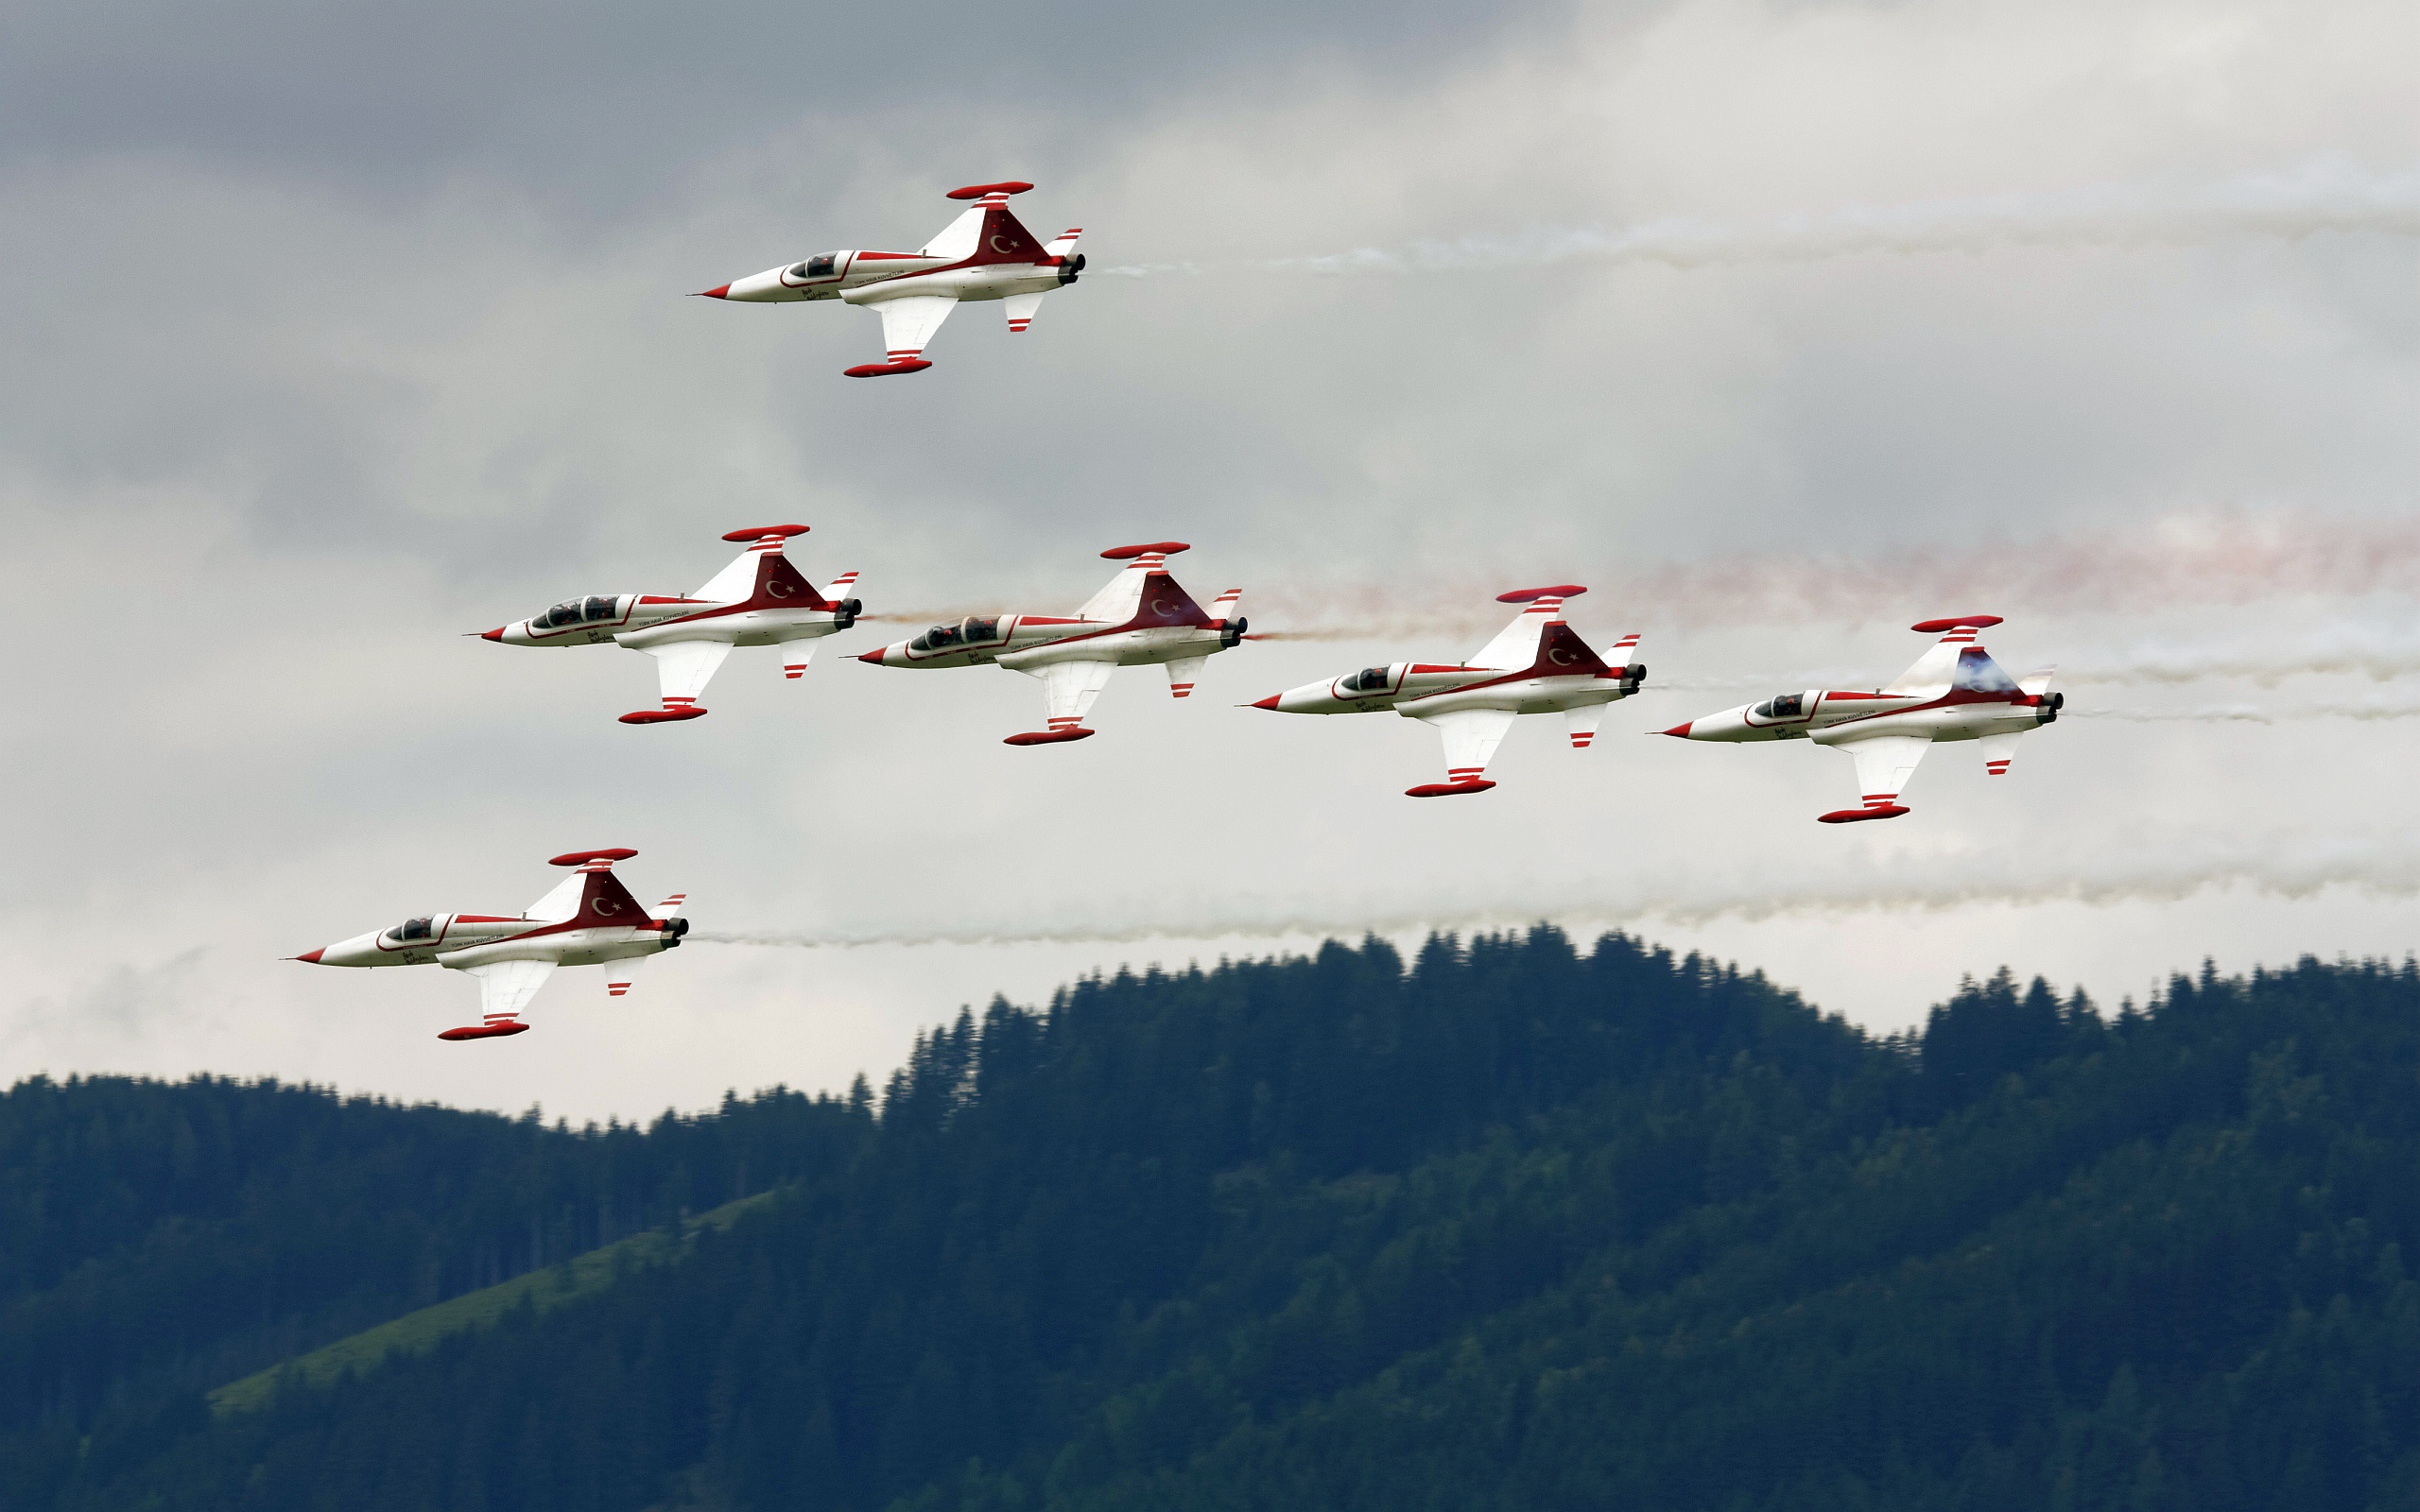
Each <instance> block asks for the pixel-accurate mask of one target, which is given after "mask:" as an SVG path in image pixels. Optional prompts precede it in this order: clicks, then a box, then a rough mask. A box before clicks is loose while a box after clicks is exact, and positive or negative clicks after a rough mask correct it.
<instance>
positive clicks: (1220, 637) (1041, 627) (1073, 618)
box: [857, 541, 1249, 746]
mask: <svg viewBox="0 0 2420 1512" xmlns="http://www.w3.org/2000/svg"><path fill="white" fill-rule="evenodd" d="M1192 549H1193V548H1192V547H1190V546H1188V545H1186V544H1185V543H1184V541H1151V542H1150V543H1148V544H1145V545H1140V546H1113V547H1111V548H1110V549H1109V550H1107V551H1104V552H1102V553H1101V555H1102V556H1103V557H1106V558H1109V559H1110V560H1112V561H1123V562H1125V563H1126V564H1127V565H1126V569H1125V571H1123V572H1121V573H1119V574H1118V575H1117V576H1115V577H1113V578H1111V579H1110V580H1109V586H1107V587H1106V588H1103V589H1102V590H1101V591H1100V592H1099V593H1095V594H1094V595H1093V596H1092V598H1091V600H1090V601H1089V602H1087V603H1086V604H1085V605H1084V607H1083V608H1081V609H1080V610H1076V612H1075V613H1074V614H1072V615H1052V614H992V615H969V616H967V617H966V618H965V619H963V620H960V621H959V623H958V624H956V625H936V626H934V627H932V628H931V629H929V630H926V631H925V633H924V634H922V635H919V636H917V637H916V638H915V639H914V640H912V641H899V642H896V643H894V644H890V645H886V646H884V647H883V648H882V649H881V650H879V651H868V652H866V653H865V654H864V655H862V656H860V657H858V658H857V660H858V661H860V662H873V664H874V665H875V666H878V667H978V666H986V665H994V666H1003V667H1006V668H1008V669H1009V670H1010V671H1011V672H1022V673H1024V674H1025V675H1026V676H1028V677H1029V678H1039V679H1042V686H1043V699H1044V702H1045V704H1046V714H1047V717H1048V719H1049V726H1050V727H1049V728H1048V729H1047V730H1028V731H1026V732H1025V733H1024V734H1021V735H1011V736H1009V737H1008V739H1007V742H1006V743H1007V744H1008V745H1011V746H1046V745H1051V744H1054V743H1056V742H1059V741H1063V740H1082V739H1085V738H1086V737H1088V736H1090V735H1091V734H1092V733H1093V731H1091V730H1087V729H1085V728H1084V724H1083V720H1084V713H1085V711H1087V710H1089V709H1090V708H1092V706H1093V700H1094V699H1095V698H1098V697H1099V696H1100V690H1101V689H1103V688H1105V687H1107V686H1108V685H1109V675H1110V674H1111V673H1112V672H1115V671H1116V670H1117V669H1118V668H1119V667H1131V666H1143V665H1147V664H1149V663H1150V662H1162V663H1164V664H1166V665H1167V669H1168V692H1169V693H1170V694H1172V695H1174V696H1177V697H1179V698H1183V697H1185V696H1188V695H1190V694H1191V693H1192V692H1193V683H1194V679H1196V678H1199V677H1200V676H1201V663H1202V662H1205V661H1207V660H1209V658H1210V657H1212V656H1214V655H1216V654H1217V653H1219V652H1220V651H1224V650H1228V649H1230V648H1232V647H1233V646H1234V645H1235V644H1236V643H1237V642H1239V641H1241V640H1242V639H1243V638H1244V631H1245V629H1246V628H1247V627H1248V626H1249V622H1248V621H1246V620H1245V619H1244V618H1243V617H1242V616H1241V615H1238V614H1237V613H1236V605H1237V604H1239V603H1241V602H1242V601H1243V596H1244V591H1243V590H1242V589H1240V588H1230V589H1228V590H1227V591H1226V592H1225V593H1221V594H1219V598H1218V601H1217V602H1216V603H1214V604H1212V605H1211V606H1210V608H1209V610H1206V611H1205V610H1203V609H1202V608H1201V605H1199V604H1197V603H1195V602H1194V601H1193V595H1192V594H1190V593H1186V592H1185V591H1184V589H1182V588H1180V587H1178V586H1177V581H1176V579H1175V578H1173V577H1171V576H1168V571H1167V559H1168V558H1169V557H1171V556H1173V555H1175V554H1176V553H1178V552H1180V551H1190V550H1192Z"/></svg>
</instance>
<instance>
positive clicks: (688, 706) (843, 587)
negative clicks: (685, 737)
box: [478, 525, 864, 725]
mask: <svg viewBox="0 0 2420 1512" xmlns="http://www.w3.org/2000/svg"><path fill="white" fill-rule="evenodd" d="M806 530H807V527H806V526H804V525H751V526H749V527H748V528H747V529H745V530H734V531H731V532H729V533H727V534H726V535H724V537H723V538H722V539H723V540H725V541H750V542H752V544H751V545H750V546H749V548H748V549H747V550H746V551H744V552H741V553H740V554H739V558H738V560H736V561H735V562H733V563H732V564H731V565H730V566H728V567H726V568H724V569H723V570H722V571H721V572H718V573H717V574H716V575H715V576H714V580H713V581H711V582H709V583H707V584H706V586H705V587H703V588H700V589H699V590H698V591H697V592H696V593H599V594H592V595H591V596H589V597H587V598H567V599H564V600H563V601H562V603H560V604H557V605H556V606H555V607H554V608H552V609H550V610H546V611H545V612H544V613H543V614H535V615H532V616H530V617H529V618H528V619H526V620H523V621H522V622H521V623H519V624H518V625H500V626H498V627H495V628H494V629H493V630H481V631H480V632H478V633H479V639H481V640H483V641H496V642H500V643H502V644H506V645H602V644H605V643H606V642H608V641H610V642H612V643H613V644H615V645H623V646H628V647H630V648H631V650H633V651H645V652H646V653H647V654H648V655H649V656H651V657H653V658H655V674H656V679H657V680H658V681H659V682H660V683H661V684H662V690H663V692H662V696H663V699H664V706H663V707H662V708H660V709H641V710H637V711H635V712H633V713H627V714H624V715H623V716H622V723H624V724H626V725H653V724H661V723H664V722H665V721H666V720H674V719H695V718H697V717H698V716H699V715H700V714H702V713H705V712H706V711H705V710H704V709H703V708H702V707H700V705H699V703H698V696H699V695H700V694H702V693H704V692H705V691H706V682H707V680H708V679H711V678H713V676H714V675H715V669H716V668H717V667H719V666H721V665H722V659H723V658H724V657H727V656H729V655H731V649H732V647H733V646H735V645H778V646H780V647H781V648H782V675H783V676H784V677H787V678H789V679H797V678H799V677H800V676H802V675H803V674H804V672H805V671H806V663H807V662H808V660H809V659H810V658H812V657H813V656H814V655H815V646H814V644H813V643H814V642H815V641H816V640H818V639H819V638H821V637H822V636H826V635H832V634H835V633H837V632H838V631H841V630H845V629H847V628H848V627H850V626H852V625H855V624H856V622H857V615H858V613H859V612H860V611H861V610H863V608H864V606H863V605H862V604H860V603H859V602H858V601H857V600H856V599H855V598H852V597H850V596H849V590H850V589H851V588H853V587H855V586H856V581H857V575H856V573H854V572H846V573H842V574H841V575H840V576H838V577H835V578H833V579H832V586H831V587H830V588H829V589H827V590H824V591H822V592H818V591H817V589H816V586H815V585H814V584H813V583H810V582H808V581H807V580H806V579H805V578H804V577H803V576H800V574H799V570H798V569H797V568H796V567H793V566H791V565H790V560H789V558H788V556H787V554H786V553H785V552H784V550H783V543H784V541H786V540H787V538H789V537H791V536H803V535H804V534H806Z"/></svg>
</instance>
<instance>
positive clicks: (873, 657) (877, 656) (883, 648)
mask: <svg viewBox="0 0 2420 1512" xmlns="http://www.w3.org/2000/svg"><path fill="white" fill-rule="evenodd" d="M889 650H890V647H889V646H887V645H878V646H876V647H874V648H873V650H871V651H860V652H858V653H857V660H858V661H860V662H873V664H874V665H875V666H880V665H882V659H883V655H884V653H886V652H888V651H889Z"/></svg>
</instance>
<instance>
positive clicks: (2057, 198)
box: [1100, 157, 2420, 278]
mask: <svg viewBox="0 0 2420 1512" xmlns="http://www.w3.org/2000/svg"><path fill="white" fill-rule="evenodd" d="M2318 232H2383V233H2386V234H2389V235H2397V236H2411V235H2420V170H2413V169H2403V170H2399V171H2394V172H2388V173H2378V172H2374V171H2371V170H2368V169H2365V168H2363V167H2361V166H2360V165H2359V164H2358V163H2353V162H2351V161H2350V160H2347V159H2343V158H2340V157H2329V158H2321V159H2315V160H2312V161H2310V162H2308V163H2303V164H2301V165H2299V166H2297V167H2293V168H2290V169H2285V170H2279V171H2268V172H2259V173H2244V174H2238V175H2236V176H2234V177H2232V178H2226V179H2220V180H2212V181H2209V182H2204V183H2200V184H2189V185H2187V184H2178V183H2174V182H2135V183H2103V184H2090V185H2085V186H2083V187H2080V188H2074V189H2066V190H2058V191H2051V192H2048V193H2038V194H2000V195H1982V196H1976V197H1970V198H1957V199H1934V200H1922V201H1918V202H1916V203H1913V204H1904V205H1878V206H1868V205H1852V206H1847V207H1844V208H1841V209H1839V210H1835V211H1832V212H1830V213H1828V214H1825V215H1775V216H1772V217H1771V218H1770V219H1766V220H1761V221H1751V222H1722V221H1705V220H1694V219H1690V218H1687V217H1685V216H1668V217H1665V218H1663V219H1658V220H1651V221H1646V222H1642V223H1640V224H1638V225H1634V226H1628V227H1620V228H1616V229H1614V230H1610V231H1609V230H1605V229H1602V228H1597V227H1590V228H1582V229H1576V230H1575V229H1570V228H1565V227H1555V226H1535V227H1531V228H1530V229H1529V230H1527V231H1523V232H1518V233H1515V234H1513V235H1510V236H1465V237H1460V238H1457V239H1454V240H1434V239H1431V240H1422V241H1416V242H1413V243H1412V244H1410V245H1409V246H1408V247H1405V248H1402V249H1396V250H1387V249H1380V248H1375V247H1360V248H1355V249H1351V250H1349V251H1343V252H1333V253H1328V254H1325V255H1321V256H1309V257H1281V258H1275V259H1271V260H1269V261H1266V262H1255V263H1247V264H1237V265H1233V266H1239V267H1249V268H1258V269H1267V270H1271V271H1276V272H1306V273H1320V274H1330V275H1343V274H1380V275H1393V276H1401V275H1406V274H1412V273H1466V272H1489V271H1497V270H1502V269H1508V268H1522V267H1550V266H1556V265H1559V264H1565V263H1590V264H1614V265H1618V264H1640V263H1652V264H1658V265H1662V266H1668V267H1677V268H1702V267H1715V266H1730V265H1737V264H1745V263H1800V262H1812V261H1816V260H1819V259H1823V258H1831V257H1846V256H1852V255H1856V254H1858V253H1870V252H1894V253H1901V254H1923V253H1939V252H1981V251H1989V250H1991V249H1994V248H1999V247H2053V248H2084V247H2144V246H2162V245H2164V246H2177V245H2190V244H2195V243H2202V242H2209V241H2216V240H2219V239H2221V238H2224V237H2230V236H2283V237H2302V236H2309V235H2314V234H2316V233H2318ZM1216 266H1219V265H1210V264H1201V263H1190V262H1186V263H1132V264H1127V265H1125V266H1118V267H1106V268H1102V269H1100V271H1101V272H1103V273H1109V274H1115V275H1117V276H1119V277H1124V278H1147V277H1151V276H1155V275H1166V274H1187V275H1195V274H1200V273H1202V272H1205V271H1208V270H1211V269H1212V268H1214V267H1216Z"/></svg>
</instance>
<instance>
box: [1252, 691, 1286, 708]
mask: <svg viewBox="0 0 2420 1512" xmlns="http://www.w3.org/2000/svg"><path fill="white" fill-rule="evenodd" d="M1284 696H1285V695H1284V694H1282V693H1272V694H1271V695H1270V696H1268V697H1266V698H1254V699H1253V701H1252V705H1251V706H1252V707H1253V708H1254V709H1274V708H1276V707H1277V700H1278V699H1280V698H1283V697H1284Z"/></svg>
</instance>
